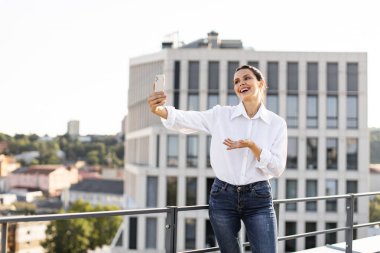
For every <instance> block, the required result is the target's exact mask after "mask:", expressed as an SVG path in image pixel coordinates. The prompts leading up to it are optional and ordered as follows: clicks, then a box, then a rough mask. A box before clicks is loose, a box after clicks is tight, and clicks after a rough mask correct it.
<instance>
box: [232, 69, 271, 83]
mask: <svg viewBox="0 0 380 253" xmlns="http://www.w3.org/2000/svg"><path fill="white" fill-rule="evenodd" d="M241 69H249V70H251V71H252V73H253V74H254V75H255V76H256V79H257V81H261V80H263V79H264V76H263V74H262V73H261V71H260V70H259V69H257V68H255V67H253V66H251V65H241V66H240V67H238V68H237V69H236V70H235V73H236V72H238V71H239V70H241Z"/></svg>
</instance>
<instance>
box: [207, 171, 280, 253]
mask: <svg viewBox="0 0 380 253" xmlns="http://www.w3.org/2000/svg"><path fill="white" fill-rule="evenodd" d="M209 216H210V222H211V225H212V227H213V229H214V233H215V236H216V240H217V241H218V244H219V248H220V251H221V253H241V251H240V243H239V238H238V233H239V231H240V227H241V220H242V221H243V222H244V225H245V228H246V231H247V236H248V240H249V243H250V246H251V250H252V252H253V253H276V252H277V223H276V214H275V212H274V209H273V202H272V195H271V187H270V184H269V182H268V181H259V182H255V183H252V184H248V185H242V186H235V185H231V184H228V183H226V182H223V181H221V180H219V179H218V178H215V180H214V183H213V185H212V187H211V191H210V200H209Z"/></svg>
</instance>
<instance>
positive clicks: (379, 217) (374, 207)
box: [369, 196, 380, 222]
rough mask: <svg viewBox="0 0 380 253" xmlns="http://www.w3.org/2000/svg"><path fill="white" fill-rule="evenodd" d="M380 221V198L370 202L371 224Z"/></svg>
mask: <svg viewBox="0 0 380 253" xmlns="http://www.w3.org/2000/svg"><path fill="white" fill-rule="evenodd" d="M376 221H380V196H376V197H375V198H374V199H372V200H371V201H370V202H369V222H376Z"/></svg>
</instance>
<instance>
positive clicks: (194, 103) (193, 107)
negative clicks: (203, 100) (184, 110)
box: [188, 92, 199, 111]
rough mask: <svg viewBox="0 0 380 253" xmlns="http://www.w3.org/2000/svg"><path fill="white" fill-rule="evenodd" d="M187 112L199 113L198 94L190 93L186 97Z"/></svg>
mask: <svg viewBox="0 0 380 253" xmlns="http://www.w3.org/2000/svg"><path fill="white" fill-rule="evenodd" d="M188 110H189V111H199V95H198V93H190V92H189V95H188Z"/></svg>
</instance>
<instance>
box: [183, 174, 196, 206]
mask: <svg viewBox="0 0 380 253" xmlns="http://www.w3.org/2000/svg"><path fill="white" fill-rule="evenodd" d="M196 204H197V179H196V178H195V177H188V178H186V205H187V206H194V205H196Z"/></svg>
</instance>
